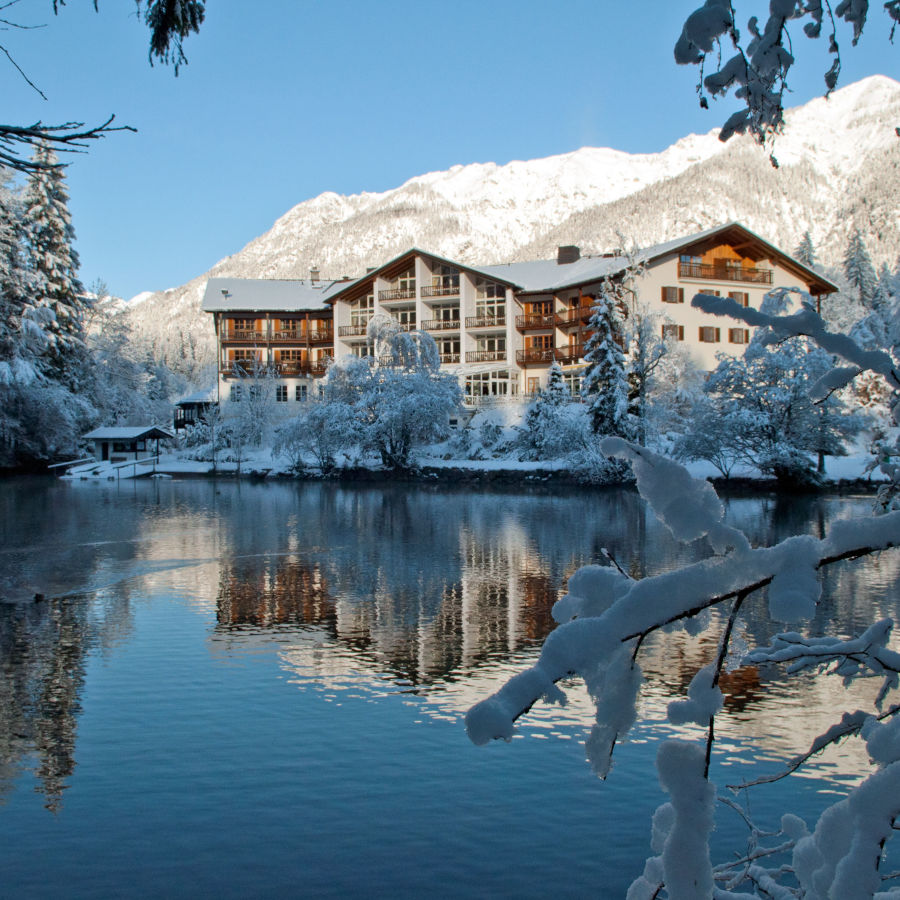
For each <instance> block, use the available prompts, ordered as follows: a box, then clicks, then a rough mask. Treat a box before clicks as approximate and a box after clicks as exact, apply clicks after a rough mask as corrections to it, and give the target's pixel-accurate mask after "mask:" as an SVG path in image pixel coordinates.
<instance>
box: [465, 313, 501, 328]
mask: <svg viewBox="0 0 900 900" xmlns="http://www.w3.org/2000/svg"><path fill="white" fill-rule="evenodd" d="M505 327H506V316H505V315H502V316H466V328H505Z"/></svg>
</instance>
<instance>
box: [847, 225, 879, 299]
mask: <svg viewBox="0 0 900 900" xmlns="http://www.w3.org/2000/svg"><path fill="white" fill-rule="evenodd" d="M844 276H845V277H846V279H847V281H849V282H850V284H851V285H852V286H853V287H854V288H856V290H857V291H858V293H859V301H860V303H862V304H863V306H866V307H870V306H871V304H872V297H873V296H874V294H875V288H876V286H877V283H878V279H877V276H876V275H875V267H874V266H873V265H872V257H871V256H869V251H868V250H867V249H866V242H865V240H864V239H863V235H862V232H861V231H860V229H859V228H854V229H853V232H852V233H851V234H850V240H849V241H848V242H847V250H846V251H845V253H844Z"/></svg>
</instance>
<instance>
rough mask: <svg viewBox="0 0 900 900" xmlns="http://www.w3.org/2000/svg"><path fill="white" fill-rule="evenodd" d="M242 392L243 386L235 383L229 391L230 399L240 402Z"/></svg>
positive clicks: (233, 401)
mask: <svg viewBox="0 0 900 900" xmlns="http://www.w3.org/2000/svg"><path fill="white" fill-rule="evenodd" d="M241 393H242V391H241V386H240V385H239V384H233V385H232V386H231V390H230V391H229V392H228V399H229V400H231V402H232V403H240V402H241Z"/></svg>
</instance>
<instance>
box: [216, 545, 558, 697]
mask: <svg viewBox="0 0 900 900" xmlns="http://www.w3.org/2000/svg"><path fill="white" fill-rule="evenodd" d="M459 543H460V549H459V552H458V553H457V554H455V559H456V562H455V563H454V564H453V565H452V566H449V567H448V566H446V565H445V566H443V568H441V569H440V570H439V571H426V569H425V567H424V566H422V567H416V566H407V567H405V568H404V569H388V568H384V569H378V570H377V571H375V572H374V573H370V576H369V578H368V581H367V583H368V584H369V585H371V588H372V592H371V594H368V595H365V594H363V593H362V592H361V591H359V590H357V591H355V592H354V593H353V594H349V593H348V592H347V591H346V589H344V590H341V588H342V586H343V587H344V588H346V586H345V585H342V582H343V581H344V579H343V577H342V576H344V575H346V572H345V571H343V570H342V571H341V572H340V573H332V572H326V571H325V569H324V567H323V565H322V564H321V563H319V562H317V561H305V560H304V559H303V557H302V556H300V555H298V554H293V553H292V554H290V555H289V556H283V557H279V556H272V557H266V558H265V559H264V560H263V561H261V560H260V559H259V558H258V557H257V558H252V559H232V560H230V561H226V562H223V564H222V566H221V569H220V581H219V591H218V599H217V622H218V628H217V630H216V634H217V639H221V638H226V639H227V635H228V634H229V633H231V632H232V631H233V630H234V629H237V628H240V627H244V626H256V627H260V628H267V627H274V626H284V625H296V626H305V627H308V628H309V627H314V628H315V629H316V631H317V633H318V634H319V635H320V636H321V637H325V636H327V637H328V638H330V639H332V640H334V641H337V642H339V643H340V644H341V645H342V646H343V647H345V648H349V649H352V650H354V651H358V652H360V653H363V654H364V655H366V656H367V657H368V658H370V659H373V660H377V661H378V662H379V663H380V664H381V665H382V666H384V667H385V668H386V669H387V670H388V671H390V672H393V673H395V674H396V675H398V676H399V677H400V678H402V679H403V680H405V681H408V682H410V683H412V684H413V685H419V684H426V683H432V682H435V681H441V680H443V679H445V678H446V677H447V676H449V675H451V674H452V673H456V672H459V671H460V669H466V668H469V667H472V666H475V665H478V664H481V663H483V662H484V661H485V660H487V659H489V658H493V657H497V656H506V655H508V654H509V653H510V652H514V651H516V650H517V649H520V648H522V647H524V646H528V645H531V644H534V643H535V642H538V641H540V640H542V639H543V638H544V637H546V635H547V634H548V633H549V631H550V630H551V628H552V627H553V622H552V619H551V617H550V609H551V607H552V605H553V603H554V602H555V600H556V598H557V596H558V592H559V588H560V585H554V584H553V580H552V579H551V578H550V577H549V576H548V575H546V574H544V573H543V572H542V571H541V568H540V560H539V558H538V556H537V554H536V553H535V552H534V551H533V549H529V546H528V545H529V542H528V540H527V538H526V536H525V535H524V534H522V533H521V532H519V531H517V530H515V529H507V530H505V531H504V532H503V533H502V534H501V535H500V536H495V539H494V540H493V541H492V542H490V543H486V542H484V541H482V540H480V539H479V536H478V535H477V534H476V533H474V532H473V531H471V530H469V529H465V528H463V529H461V530H460V532H459ZM335 565H336V566H337V567H341V564H340V561H337V562H336V563H335Z"/></svg>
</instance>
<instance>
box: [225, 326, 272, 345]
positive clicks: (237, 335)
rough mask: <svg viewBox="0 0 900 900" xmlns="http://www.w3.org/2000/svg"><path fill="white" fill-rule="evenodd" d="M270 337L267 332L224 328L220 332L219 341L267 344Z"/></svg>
mask: <svg viewBox="0 0 900 900" xmlns="http://www.w3.org/2000/svg"><path fill="white" fill-rule="evenodd" d="M267 338H268V335H267V334H266V332H265V331H255V330H252V331H247V330H244V329H234V328H231V329H228V328H223V329H222V330H221V331H220V332H219V340H222V341H247V342H249V343H254V344H260V343H265V342H266V339H267Z"/></svg>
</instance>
